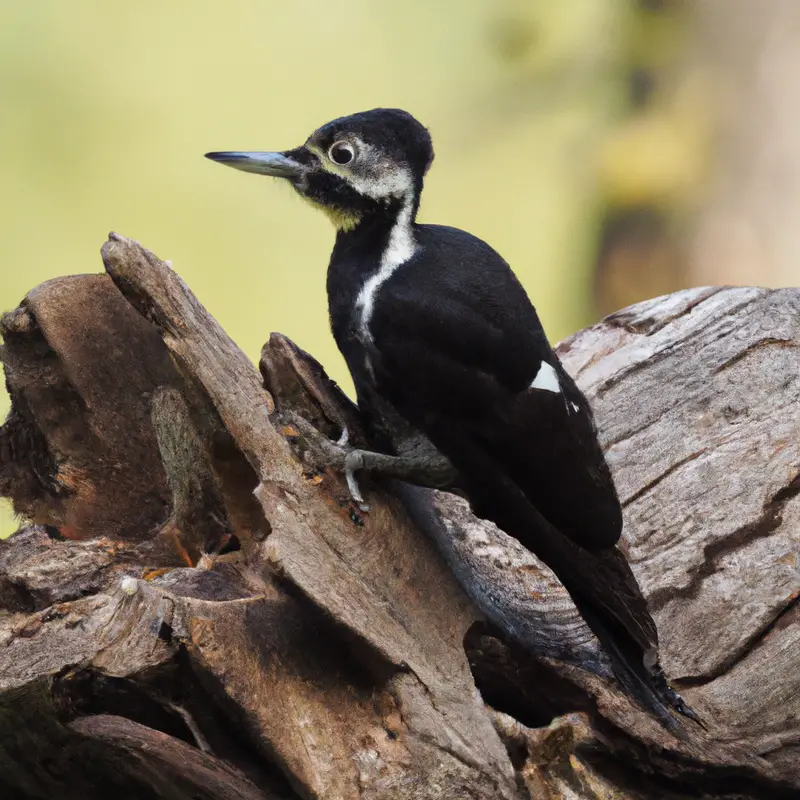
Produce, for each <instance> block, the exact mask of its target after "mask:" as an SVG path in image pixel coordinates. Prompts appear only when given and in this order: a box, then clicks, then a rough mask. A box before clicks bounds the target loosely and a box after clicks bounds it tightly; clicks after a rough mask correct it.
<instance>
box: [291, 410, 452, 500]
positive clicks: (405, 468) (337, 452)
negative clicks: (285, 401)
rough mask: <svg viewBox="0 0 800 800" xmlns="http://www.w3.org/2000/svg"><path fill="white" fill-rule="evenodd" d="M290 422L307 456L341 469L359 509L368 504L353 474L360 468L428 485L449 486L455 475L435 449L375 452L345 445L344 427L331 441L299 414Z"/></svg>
mask: <svg viewBox="0 0 800 800" xmlns="http://www.w3.org/2000/svg"><path fill="white" fill-rule="evenodd" d="M292 423H293V425H294V426H295V427H296V428H297V429H298V430H299V431H300V433H301V434H302V436H303V438H304V440H305V443H306V445H307V447H308V450H307V457H308V456H310V458H309V460H311V461H312V462H313V463H315V464H318V465H319V466H325V467H331V468H333V469H335V470H337V471H339V472H342V473H343V474H344V476H345V480H346V481H347V488H348V489H349V490H350V496H351V497H352V498H353V500H354V501H355V502H356V503H357V504H358V505H359V506H360V507H361V510H362V511H367V510H368V506H365V505H364V497H363V495H362V493H361V489H360V487H359V485H358V481H357V480H356V475H355V473H356V472H359V471H361V470H364V471H366V472H372V473H375V474H377V475H385V476H387V477H391V478H399V479H400V480H403V481H407V482H408V483H413V484H416V485H417V486H427V487H429V488H432V489H441V488H444V487H447V486H450V485H452V483H453V482H454V480H455V478H456V474H457V473H456V470H455V468H454V467H453V465H452V464H451V463H450V460H449V459H448V458H446V457H445V456H443V455H442V454H441V453H439V452H438V451H436V450H433V449H430V448H426V449H417V450H416V451H415V452H409V453H406V454H403V455H399V456H393V455H387V454H386V453H378V452H375V451H374V450H360V449H358V448H354V447H350V446H348V444H347V442H348V440H349V434H348V431H347V430H346V429H345V430H343V431H342V435H341V437H340V438H339V441H338V442H334V441H332V440H330V439H328V438H327V437H326V436H324V435H323V434H321V433H320V432H319V431H318V430H317V429H316V428H315V427H314V426H313V425H311V424H310V423H309V422H307V421H306V420H305V419H303V418H302V417H299V416H296V415H292Z"/></svg>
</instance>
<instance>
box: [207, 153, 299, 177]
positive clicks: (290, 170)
mask: <svg viewBox="0 0 800 800" xmlns="http://www.w3.org/2000/svg"><path fill="white" fill-rule="evenodd" d="M206 158H210V159H211V160H212V161H216V162H218V163H219V164H225V165H226V166H228V167H233V168H234V169H240V170H242V171H243V172H255V173H256V175H272V176H273V177H275V178H299V177H300V176H301V175H303V174H304V173H305V171H306V167H305V166H304V165H303V164H301V163H300V162H299V161H295V160H294V159H293V158H289V157H288V156H286V155H284V154H283V153H243V152H236V151H234V152H228V153H206Z"/></svg>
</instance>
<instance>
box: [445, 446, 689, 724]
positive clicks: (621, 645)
mask: <svg viewBox="0 0 800 800" xmlns="http://www.w3.org/2000/svg"><path fill="white" fill-rule="evenodd" d="M439 433H440V434H442V433H444V432H443V431H440V432H439ZM448 433H450V431H448ZM437 438H440V439H441V438H444V437H442V436H440V437H437ZM447 438H449V439H450V441H449V442H441V444H439V447H440V449H441V450H442V451H443V452H447V455H448V457H449V458H450V460H451V461H452V463H453V465H454V466H455V467H456V468H457V469H458V471H459V481H458V483H459V486H460V487H461V488H462V489H463V490H464V491H465V493H466V495H467V497H468V498H469V500H470V504H471V505H472V508H473V511H474V512H475V513H476V514H477V515H478V516H481V517H484V518H486V519H490V520H491V521H492V522H494V523H495V524H496V525H497V526H498V527H499V528H500V529H501V530H503V531H505V533H507V534H508V535H509V536H513V537H514V538H515V539H517V540H518V541H519V542H520V543H521V544H522V545H523V546H524V547H526V548H527V549H528V550H530V551H531V552H532V553H534V554H535V555H537V556H538V557H539V558H540V559H541V560H542V561H543V562H544V563H545V564H547V566H548V567H550V569H552V570H553V572H554V573H555V575H556V577H557V578H558V579H559V580H560V581H561V583H562V584H563V586H564V588H565V589H566V590H567V591H568V592H569V594H570V596H571V597H572V599H573V602H574V603H575V605H576V607H577V609H578V611H579V612H580V614H581V616H582V617H583V619H584V620H585V621H586V623H587V624H588V626H589V628H590V629H591V630H592V632H593V633H594V634H595V636H596V637H597V638H598V639H599V641H600V644H601V645H602V647H603V650H604V651H605V652H606V654H607V655H608V658H609V661H610V663H611V668H612V670H613V672H614V675H615V677H616V678H617V681H618V683H619V684H620V686H621V687H622V688H623V689H624V690H625V692H626V693H627V694H628V695H629V696H630V697H631V698H632V699H634V700H635V701H636V702H638V704H639V705H641V706H642V707H643V708H644V709H646V710H647V711H649V712H650V713H651V715H652V716H653V717H654V718H655V719H657V720H658V721H659V722H660V723H661V725H662V726H664V727H665V728H667V729H668V730H670V731H672V732H674V733H677V734H678V735H680V734H679V732H680V725H679V724H678V721H677V719H676V718H675V717H674V716H673V715H672V714H671V713H670V709H672V710H674V711H676V712H678V713H680V714H682V715H683V716H686V717H688V718H690V719H693V720H696V721H698V722H699V720H698V719H697V717H696V715H695V714H694V712H693V711H692V710H691V709H690V708H689V707H688V706H687V705H686V704H685V703H684V702H683V700H682V698H681V697H680V696H679V695H678V694H677V693H676V692H675V691H674V690H673V689H672V688H671V687H670V686H669V684H668V682H667V680H666V677H665V676H664V673H663V671H662V669H661V666H660V665H659V663H658V634H657V630H656V626H655V623H654V622H653V619H652V617H651V616H650V612H649V611H648V608H647V601H646V600H645V599H644V596H643V595H642V593H641V589H640V587H639V584H638V583H637V581H636V578H635V577H634V575H633V573H632V571H631V569H630V566H629V564H628V562H627V560H626V559H625V557H624V555H623V554H622V553H621V552H620V551H619V550H618V549H617V548H616V547H611V548H607V549H604V550H600V551H590V550H587V549H585V548H583V547H580V546H579V545H577V544H575V543H574V542H573V541H572V540H571V539H569V538H568V537H566V536H564V534H562V533H561V532H560V531H559V530H558V529H557V528H555V527H554V526H553V525H552V524H550V523H549V522H548V521H547V520H546V519H545V518H544V517H543V516H542V515H541V514H540V513H539V511H538V510H537V509H536V508H535V506H534V505H533V504H532V503H531V502H530V501H529V500H528V498H527V497H526V496H525V494H524V493H523V492H522V490H521V489H520V488H519V487H518V486H517V485H516V484H515V483H514V482H513V480H511V478H509V476H508V475H507V474H506V473H505V472H504V471H503V470H502V469H501V468H500V467H499V466H498V465H497V463H496V462H495V460H494V459H493V458H492V456H491V455H490V454H488V453H486V452H485V451H484V450H483V448H481V447H480V445H477V444H476V443H474V442H471V441H469V438H468V437H465V436H453V437H452V438H450V437H449V436H448V437H447ZM442 444H445V445H450V446H446V447H442V446H441V445H442ZM701 724H702V723H701Z"/></svg>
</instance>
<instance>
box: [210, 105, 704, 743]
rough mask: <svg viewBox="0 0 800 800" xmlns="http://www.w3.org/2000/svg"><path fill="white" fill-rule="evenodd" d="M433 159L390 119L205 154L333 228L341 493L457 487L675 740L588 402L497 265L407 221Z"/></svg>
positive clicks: (417, 126)
mask: <svg viewBox="0 0 800 800" xmlns="http://www.w3.org/2000/svg"><path fill="white" fill-rule="evenodd" d="M433 156H434V151H433V144H432V139H431V136H430V133H429V131H428V130H427V128H426V127H425V126H424V125H423V124H422V123H420V122H419V121H418V120H417V119H416V118H415V117H413V116H412V115H411V114H410V113H408V112H407V111H404V110H401V109H392V108H376V109H372V110H370V111H364V112H359V113H356V114H351V115H349V116H344V117H340V118H337V119H334V120H333V121H331V122H328V123H326V124H324V125H322V126H321V127H320V128H318V129H317V130H316V131H314V132H313V133H312V135H311V136H310V137H309V138H308V139H307V141H306V142H305V143H304V144H303V145H301V146H299V147H296V148H293V149H290V150H285V151H281V152H251V151H224V152H223V151H220V152H211V153H207V154H206V157H207V158H209V159H211V160H213V161H216V162H218V163H221V164H224V165H227V166H230V167H234V168H236V169H239V170H243V171H245V172H250V173H256V174H261V175H268V176H273V177H277V178H281V179H283V180H285V181H287V182H288V183H289V184H291V186H292V187H293V188H294V189H295V190H296V192H297V193H298V194H299V195H300V196H301V197H303V198H304V199H305V200H307V201H308V202H309V203H311V204H312V205H313V206H314V207H316V208H318V209H320V210H322V211H323V212H324V213H325V214H327V216H328V217H329V218H330V220H331V221H332V223H333V225H334V227H335V229H336V239H335V244H334V247H333V251H332V254H331V258H330V263H329V266H328V272H327V293H328V306H329V315H330V324H331V329H332V332H333V336H334V339H335V340H336V343H337V345H338V347H339V349H340V351H341V353H342V355H343V356H344V359H345V361H346V363H347V366H348V369H349V371H350V373H351V375H352V378H353V383H354V385H355V390H356V398H357V404H358V407H359V410H360V412H361V415H362V416H363V419H364V423H365V427H366V429H367V432H368V437H369V446H370V449H369V450H350V451H349V452H347V454H346V456H345V459H344V463H345V467H344V469H345V472H346V474H347V478H348V484H349V485H350V488H351V492H352V494H353V497H354V498H355V499H356V500H358V501H359V502H363V498H362V496H361V492H360V488H359V486H358V483H357V480H356V478H355V474H356V472H357V471H358V470H361V469H365V470H369V471H374V472H384V473H386V474H391V475H395V476H398V477H402V478H405V479H409V480H411V481H412V482H416V483H420V484H422V485H426V486H436V487H440V488H457V489H458V490H459V491H461V492H462V493H463V494H464V495H465V496H466V497H467V499H468V500H469V502H470V505H471V507H472V510H473V511H474V513H475V514H476V515H478V516H480V517H482V518H486V519H489V520H491V521H493V522H494V523H496V524H497V525H498V527H499V528H500V529H501V530H503V531H504V532H505V533H507V534H508V535H510V536H512V537H514V538H516V539H517V540H519V541H520V542H521V543H522V544H523V545H524V546H525V547H526V548H527V549H528V550H530V551H531V552H532V553H534V554H535V555H536V556H538V557H539V558H540V559H541V560H542V561H543V562H544V563H545V564H547V565H548V566H549V567H550V569H551V570H552V571H553V572H554V573H555V575H556V576H557V577H558V579H559V580H560V581H561V583H562V584H563V585H564V587H565V588H566V590H567V591H568V592H569V594H570V595H571V597H572V599H573V601H574V603H575V605H576V607H577V609H578V611H579V612H580V614H581V615H582V616H583V618H584V619H585V621H586V622H587V624H588V626H589V627H590V628H591V630H592V631H593V632H594V634H595V635H596V636H597V638H598V639H599V641H600V643H601V645H602V646H603V648H604V650H605V651H606V653H607V654H608V656H609V659H610V662H611V664H612V667H613V670H614V673H615V675H616V677H617V679H618V680H619V682H620V684H621V685H622V686H623V687H624V688H625V689H626V690H627V691H628V692H629V694H630V695H632V696H633V697H634V699H636V700H637V701H638V702H639V703H640V704H641V705H643V706H644V707H645V708H646V709H648V710H649V711H650V712H651V713H653V714H654V716H655V717H656V718H657V719H658V720H659V721H660V722H661V723H662V724H663V725H664V726H665V727H668V728H671V729H675V728H676V723H675V717H674V716H673V715H672V714H671V713H670V709H671V710H673V711H678V712H679V713H681V714H684V715H685V716H689V717H691V718H693V719H696V717H695V715H694V713H693V712H692V711H691V709H690V708H689V707H688V706H687V705H686V704H685V703H684V702H683V700H682V699H681V698H680V696H679V695H678V694H677V693H676V692H675V691H674V690H673V689H672V688H671V687H670V686H669V684H668V682H667V680H666V678H665V676H664V673H663V670H662V669H661V667H660V664H659V661H658V633H657V629H656V626H655V623H654V621H653V619H652V617H651V615H650V613H649V610H648V607H647V602H646V600H645V598H644V596H643V595H642V592H641V589H640V587H639V585H638V583H637V581H636V579H635V577H634V575H633V573H632V571H631V569H630V566H629V564H628V562H627V560H626V558H625V556H624V555H623V553H622V552H621V551H620V549H619V548H618V547H617V543H618V542H619V539H620V536H621V533H622V526H623V520H622V509H621V505H620V501H619V498H618V495H617V491H616V488H615V485H614V481H613V478H612V475H611V471H610V469H609V466H608V464H607V462H606V459H605V456H604V454H603V450H602V448H601V446H600V443H599V441H598V434H597V428H596V425H595V421H594V416H593V413H592V409H591V406H590V404H589V402H588V400H587V399H586V397H585V396H584V395H583V393H582V392H581V391H580V389H579V388H578V387H577V385H576V384H575V382H574V381H573V379H572V378H571V377H570V375H569V374H568V373H567V371H566V370H565V369H564V367H563V366H562V364H561V362H560V360H559V358H558V356H557V354H556V353H555V351H554V350H553V348H552V347H551V345H550V343H549V340H548V339H547V336H546V334H545V331H544V328H543V327H542V324H541V322H540V320H539V316H538V314H537V312H536V310H535V308H534V306H533V304H532V302H531V301H530V299H529V297H528V295H527V293H526V291H525V289H524V288H523V286H522V284H521V283H520V281H519V280H518V279H517V277H516V275H515V274H514V272H513V271H512V269H511V267H510V266H509V265H508V263H507V262H506V261H505V260H504V259H503V258H502V256H501V255H500V254H499V253H498V252H497V251H496V250H494V249H493V248H492V247H491V246H490V245H488V244H487V243H486V242H484V241H482V240H481V239H479V238H478V237H476V236H474V235H472V234H470V233H468V232H466V231H463V230H459V229H457V228H453V227H448V226H444V225H435V224H423V223H420V222H418V221H417V213H418V210H419V205H420V198H421V195H422V190H423V184H424V179H425V176H426V174H427V172H428V170H429V168H430V166H431V163H432V161H433ZM343 438H346V436H345V437H343ZM340 445H342V446H344V445H345V443H344V441H342V442H340Z"/></svg>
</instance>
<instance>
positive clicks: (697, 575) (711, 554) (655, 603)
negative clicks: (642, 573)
mask: <svg viewBox="0 0 800 800" xmlns="http://www.w3.org/2000/svg"><path fill="white" fill-rule="evenodd" d="M798 494H800V474H798V475H795V477H794V478H793V479H792V480H791V481H790V482H789V483H788V484H787V485H786V486H783V487H782V488H781V489H780V490H778V491H777V492H776V493H775V494H774V495H773V496H772V497H771V498H770V499H769V500H768V501H767V502H766V503H765V504H764V506H763V507H762V510H761V514H760V515H759V517H758V519H756V520H755V521H753V522H749V523H748V524H747V525H742V527H740V528H737V529H736V530H735V531H733V533H731V534H730V535H729V536H726V537H725V538H724V539H719V540H717V541H714V542H711V543H710V544H707V545H705V546H704V547H703V563H702V564H701V565H700V566H699V567H698V568H697V569H696V570H694V571H693V573H692V575H691V578H690V580H689V582H688V583H687V584H686V586H684V587H682V588H678V589H676V588H674V587H666V588H663V589H656V591H654V592H653V594H652V595H650V597H649V598H648V604H649V605H650V608H651V609H652V610H653V611H657V610H659V609H661V608H663V607H664V606H665V605H666V604H667V603H668V602H669V601H670V600H676V599H683V598H690V597H694V596H695V594H696V593H697V591H698V589H699V588H700V586H701V584H702V583H703V581H704V580H705V579H706V578H708V577H709V576H711V575H713V574H714V573H715V572H716V571H717V569H718V568H719V563H720V561H722V559H723V558H724V557H725V556H727V555H729V554H731V553H733V552H735V551H736V550H739V549H741V548H742V547H744V546H745V545H747V544H749V543H750V542H752V541H755V540H756V539H760V538H761V537H766V536H769V535H771V534H772V533H774V532H775V531H776V530H777V529H778V528H779V527H780V524H781V522H782V516H781V512H782V511H783V507H784V506H785V505H786V503H787V502H788V501H789V500H791V499H792V498H793V497H795V496H797V495H798Z"/></svg>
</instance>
